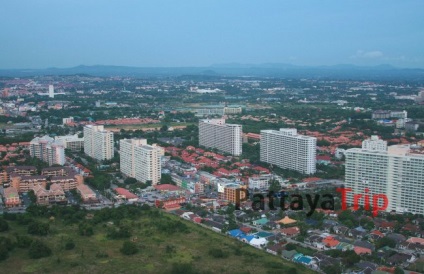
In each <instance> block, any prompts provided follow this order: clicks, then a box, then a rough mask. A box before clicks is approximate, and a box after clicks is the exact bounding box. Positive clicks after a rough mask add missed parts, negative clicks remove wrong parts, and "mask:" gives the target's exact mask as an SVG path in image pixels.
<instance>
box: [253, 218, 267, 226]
mask: <svg viewBox="0 0 424 274" xmlns="http://www.w3.org/2000/svg"><path fill="white" fill-rule="evenodd" d="M268 222H269V220H268V218H260V219H258V220H255V221H253V225H256V226H263V225H265V224H266V223H268Z"/></svg>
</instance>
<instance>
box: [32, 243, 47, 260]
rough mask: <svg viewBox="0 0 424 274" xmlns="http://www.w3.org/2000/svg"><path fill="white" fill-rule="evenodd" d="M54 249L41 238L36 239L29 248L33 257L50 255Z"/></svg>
mask: <svg viewBox="0 0 424 274" xmlns="http://www.w3.org/2000/svg"><path fill="white" fill-rule="evenodd" d="M51 254H52V250H51V249H50V248H49V247H48V246H47V245H45V244H44V243H43V242H42V241H40V240H34V241H33V242H32V244H31V246H30V247H29V249H28V255H29V257H30V258H31V259H39V258H43V257H48V256H50V255H51Z"/></svg>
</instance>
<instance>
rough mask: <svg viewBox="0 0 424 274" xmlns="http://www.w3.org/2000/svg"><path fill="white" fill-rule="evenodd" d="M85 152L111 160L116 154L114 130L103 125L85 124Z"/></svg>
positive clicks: (100, 158) (98, 157)
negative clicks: (107, 129) (109, 129)
mask: <svg viewBox="0 0 424 274" xmlns="http://www.w3.org/2000/svg"><path fill="white" fill-rule="evenodd" d="M84 153H85V154H87V155H88V156H90V157H92V158H94V159H97V160H110V159H112V158H113V156H114V147H113V132H111V131H106V130H105V129H104V126H102V125H86V126H84Z"/></svg>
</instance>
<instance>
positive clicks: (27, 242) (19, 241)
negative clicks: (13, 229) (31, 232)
mask: <svg viewBox="0 0 424 274" xmlns="http://www.w3.org/2000/svg"><path fill="white" fill-rule="evenodd" d="M32 241H33V240H32V238H31V237H29V236H26V235H17V236H16V246H17V247H20V248H28V247H30V246H31V243H32Z"/></svg>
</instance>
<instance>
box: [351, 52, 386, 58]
mask: <svg viewBox="0 0 424 274" xmlns="http://www.w3.org/2000/svg"><path fill="white" fill-rule="evenodd" d="M383 55H384V54H383V52H381V51H379V50H372V51H363V50H358V51H357V52H356V54H355V55H352V56H351V57H350V58H352V59H379V58H382V57H383Z"/></svg>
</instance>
